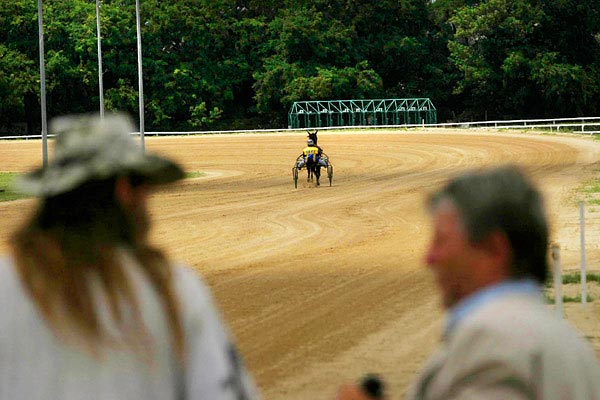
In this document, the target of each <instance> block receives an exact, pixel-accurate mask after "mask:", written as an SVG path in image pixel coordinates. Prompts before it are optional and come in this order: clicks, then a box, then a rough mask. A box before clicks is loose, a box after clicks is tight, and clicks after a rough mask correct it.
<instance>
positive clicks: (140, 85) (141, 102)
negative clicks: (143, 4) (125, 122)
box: [135, 0, 145, 149]
mask: <svg viewBox="0 0 600 400" xmlns="http://www.w3.org/2000/svg"><path fill="white" fill-rule="evenodd" d="M135 19H136V25H137V55H138V88H139V105H140V139H141V141H142V149H145V145H144V82H143V80H142V29H141V24H140V0H135Z"/></svg>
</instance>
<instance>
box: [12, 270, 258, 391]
mask: <svg viewBox="0 0 600 400" xmlns="http://www.w3.org/2000/svg"><path fill="white" fill-rule="evenodd" d="M129 263H130V264H132V265H131V268H128V269H127V270H128V272H131V276H132V280H133V283H134V287H135V288H136V293H137V294H138V301H139V307H140V313H141V317H142V320H143V323H144V325H145V326H146V329H147V330H148V333H149V336H150V340H151V344H150V345H149V347H151V349H152V350H153V351H152V353H150V354H152V362H148V360H145V361H143V360H142V359H141V358H140V357H139V355H137V356H136V355H135V354H133V353H132V352H131V351H125V350H122V349H121V350H119V349H118V348H114V347H106V349H104V348H103V350H102V352H101V354H100V357H94V356H92V355H91V354H89V353H87V352H85V351H81V350H78V349H77V348H75V347H74V346H72V345H67V344H66V343H65V341H64V340H61V339H59V338H57V337H56V335H54V333H53V332H52V331H51V330H50V329H48V327H47V325H46V323H45V322H44V321H43V320H42V319H41V318H40V314H39V313H38V311H37V309H36V308H34V304H33V302H32V301H31V299H30V298H29V297H28V296H27V294H26V293H25V292H24V290H23V287H22V285H21V283H20V281H19V279H18V276H17V275H16V273H15V271H14V266H13V261H12V259H10V258H2V259H0V399H15V400H16V399H28V400H36V399H61V400H70V399H72V400H80V399H110V400H117V399H128V400H135V399H144V400H152V399H161V400H169V399H173V400H175V399H177V400H183V399H207V400H219V399H224V400H225V399H227V400H229V399H231V400H241V399H255V398H257V397H258V396H257V393H256V390H255V387H254V384H253V382H252V381H251V378H250V377H249V374H248V373H247V371H246V370H245V368H244V366H243V365H242V363H241V361H240V359H239V358H238V355H237V352H236V350H235V347H234V345H233V343H232V342H231V340H230V337H229V334H228V332H227V330H226V328H225V327H224V325H223V323H222V322H221V318H220V315H219V312H218V311H217V310H216V308H215V306H214V304H213V300H212V298H211V294H210V291H209V289H208V288H207V287H206V286H205V285H204V283H203V282H202V281H201V279H200V278H199V276H198V275H197V274H195V273H194V272H192V271H191V270H188V269H187V268H185V267H183V266H176V267H175V268H174V284H175V291H176V293H177V295H178V296H179V298H180V302H181V312H182V318H183V324H184V330H185V341H186V346H187V350H188V354H187V355H188V360H187V361H188V362H187V363H186V364H185V367H183V366H182V365H181V364H180V363H178V362H177V361H176V357H175V355H174V352H173V350H172V347H171V335H170V330H169V329H168V325H167V323H166V320H165V318H164V313H163V307H162V304H161V303H160V301H159V299H158V298H157V296H156V295H155V292H154V290H153V289H152V287H151V285H150V284H149V283H148V281H147V280H146V278H145V277H144V275H143V273H142V272H141V271H140V270H139V269H138V267H137V266H136V265H135V263H133V262H132V261H131V260H130V262H129ZM57 279H59V277H57Z"/></svg>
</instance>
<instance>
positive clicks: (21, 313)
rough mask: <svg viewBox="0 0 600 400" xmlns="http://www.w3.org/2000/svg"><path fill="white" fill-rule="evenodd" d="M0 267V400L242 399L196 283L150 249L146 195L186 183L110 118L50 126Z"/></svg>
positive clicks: (244, 392) (236, 373) (245, 387)
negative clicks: (25, 210) (50, 154)
mask: <svg viewBox="0 0 600 400" xmlns="http://www.w3.org/2000/svg"><path fill="white" fill-rule="evenodd" d="M52 130H53V131H54V133H56V134H57V137H56V143H55V156H54V159H53V160H52V162H51V163H49V164H48V166H47V167H46V168H40V169H38V170H36V171H33V172H31V173H29V174H26V175H24V176H23V177H22V178H21V179H20V180H19V181H18V182H17V188H18V189H20V191H21V192H23V193H28V194H31V195H35V196H38V197H39V204H38V208H37V210H36V212H35V213H34V214H33V215H32V216H31V217H30V219H29V220H28V221H27V222H26V223H25V224H24V226H23V227H22V228H21V229H20V230H19V231H17V232H16V233H15V235H14V237H13V239H12V255H11V257H6V258H4V259H0V304H2V307H1V309H0V399H29V400H32V399H73V400H75V399H144V400H147V399H157V400H158V399H161V400H162V399H227V400H239V399H252V398H254V397H255V392H254V387H253V384H252V382H251V380H250V378H249V376H248V374H247V372H246V370H245V369H244V367H243V365H242V363H241V361H240V359H239V358H238V356H237V353H236V350H235V347H234V345H233V344H232V342H231V340H230V338H229V334H228V332H227V330H226V327H225V326H224V325H223V324H222V322H221V319H220V315H219V312H218V311H217V310H216V308H215V306H214V304H213V301H212V298H211V295H210V292H209V290H208V289H207V287H206V286H205V285H204V284H203V282H202V281H201V280H200V279H199V277H198V276H197V275H196V274H195V273H193V272H192V271H191V270H189V269H187V268H185V267H184V266H181V265H174V264H172V263H171V262H170V261H168V260H167V259H166V258H165V256H164V255H163V254H162V253H161V252H160V251H159V250H158V249H156V248H154V247H152V246H151V245H150V244H149V243H148V237H147V233H148V228H149V224H150V219H149V215H148V212H147V201H148V194H149V190H150V189H151V188H152V187H153V186H155V185H159V184H165V183H169V182H173V181H176V180H179V179H181V178H183V177H184V173H183V170H182V169H181V168H180V167H179V166H178V165H177V164H175V163H174V162H172V161H170V160H168V159H165V158H162V157H159V156H156V155H151V154H148V153H145V152H144V151H143V150H142V149H141V147H140V146H139V145H138V144H137V143H136V141H135V140H134V139H133V138H132V137H131V136H130V132H132V131H133V126H132V124H131V123H130V122H129V120H128V119H127V118H125V117H123V116H120V115H108V116H106V117H105V118H104V119H100V118H98V117H91V116H80V117H70V118H63V119H59V120H57V121H55V122H54V124H53V125H52Z"/></svg>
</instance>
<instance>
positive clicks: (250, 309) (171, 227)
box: [0, 130, 600, 400]
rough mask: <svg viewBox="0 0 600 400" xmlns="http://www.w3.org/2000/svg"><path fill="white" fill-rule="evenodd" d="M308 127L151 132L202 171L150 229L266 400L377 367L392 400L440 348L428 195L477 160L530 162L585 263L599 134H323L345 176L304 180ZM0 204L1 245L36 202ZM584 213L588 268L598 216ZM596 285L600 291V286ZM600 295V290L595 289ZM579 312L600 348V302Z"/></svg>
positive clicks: (599, 248) (1, 165)
mask: <svg viewBox="0 0 600 400" xmlns="http://www.w3.org/2000/svg"><path fill="white" fill-rule="evenodd" d="M305 137H306V135H305V134H304V133H285V134H253V135H250V134H248V135H211V136H190V137H168V138H151V137H147V138H146V145H147V147H148V149H150V150H152V151H156V152H160V153H162V154H166V155H169V156H171V157H173V158H175V159H177V160H179V161H180V162H181V163H182V164H183V165H184V166H185V168H186V169H187V170H188V171H190V172H191V171H199V172H202V173H204V175H203V176H201V177H199V178H191V179H187V180H185V181H183V182H182V183H178V184H175V185H173V186H171V187H169V188H166V189H163V190H161V191H159V192H157V193H156V194H155V195H153V197H152V201H151V213H152V215H153V218H154V220H155V224H154V226H153V230H152V239H153V241H155V242H157V243H158V244H159V245H160V246H161V247H163V248H165V249H166V250H167V252H168V253H169V254H170V255H171V256H172V257H173V258H176V259H179V260H181V261H184V262H186V263H188V264H189V265H190V266H192V267H193V268H195V269H196V270H197V271H198V272H199V273H201V274H202V275H203V276H204V278H205V279H206V281H207V282H208V284H209V285H210V286H211V288H212V290H213V293H214V295H215V298H216V300H217V302H218V303H219V305H220V307H221V309H222V310H223V314H224V317H225V319H226V320H227V321H228V323H229V325H230V327H231V330H232V332H233V334H234V336H235V338H236V340H237V343H238V346H239V348H240V351H241V353H242V355H243V356H244V358H245V361H246V364H247V365H248V367H249V369H250V371H251V372H252V374H253V375H254V377H255V379H256V381H257V383H258V386H259V387H260V390H261V392H262V394H263V397H264V398H265V399H269V400H270V399H333V397H334V395H335V391H336V388H337V387H338V385H339V383H341V382H343V381H347V380H350V379H355V378H358V377H359V376H361V375H362V374H363V373H366V372H376V373H379V374H380V375H382V376H383V378H384V379H385V380H386V381H387V383H388V385H389V387H390V391H391V394H392V398H401V394H402V393H403V392H404V390H405V388H406V385H407V384H408V383H409V382H410V380H411V379H412V378H413V376H414V374H415V373H416V372H417V371H418V369H419V367H420V366H421V364H422V363H423V362H424V360H425V358H426V357H427V355H428V354H429V353H430V352H431V351H432V349H433V348H434V346H435V345H436V343H437V341H438V338H439V333H440V327H441V322H442V311H441V310H440V308H439V303H438V297H437V293H436V290H435V287H434V286H433V282H432V280H431V277H430V275H429V273H428V271H427V270H426V268H424V267H423V263H422V255H423V251H424V247H425V244H426V241H427V239H428V235H429V227H428V225H427V223H428V221H427V218H426V214H425V211H424V209H423V207H422V203H423V199H424V197H425V195H426V194H427V193H428V192H429V191H431V190H432V189H434V188H435V187H437V186H438V185H440V184H441V183H442V182H444V181H445V180H446V179H447V178H448V177H449V176H452V175H454V174H456V173H459V172H460V171H463V170H464V169H466V168H475V167H481V166H485V165H496V164H500V163H503V162H508V161H512V162H518V163H522V164H523V165H525V166H526V168H527V170H528V171H529V172H530V174H531V176H532V177H533V178H534V180H535V181H536V182H538V183H539V184H540V185H541V187H542V189H543V191H544V193H545V195H546V196H547V207H548V213H549V215H550V217H551V222H552V234H553V240H554V241H556V242H557V243H559V244H560V246H561V248H562V253H561V256H562V265H563V269H567V270H569V269H576V268H578V265H579V219H578V218H579V210H578V208H577V207H578V206H577V201H578V200H580V199H583V198H584V195H583V194H581V193H579V192H578V189H580V188H581V187H582V185H583V184H584V183H586V182H590V180H591V179H594V178H597V177H598V161H599V160H600V142H598V141H594V140H592V139H590V138H589V137H587V138H582V137H576V136H557V135H541V134H540V135H537V134H528V135H523V134H518V135H517V134H505V133H497V132H494V133H487V134H486V133H480V132H479V133H469V132H468V131H462V132H461V131H453V130H435V131H426V130H418V131H395V132H384V131H373V132H365V131H362V132H354V133H331V132H326V131H322V132H320V133H319V144H320V145H321V146H322V147H323V148H324V151H325V152H326V153H327V154H329V155H330V157H331V160H332V162H333V165H334V168H335V170H334V179H333V186H331V187H329V186H328V183H327V181H326V179H323V182H322V185H321V186H320V187H315V186H314V185H313V184H308V183H307V182H306V179H305V172H304V171H302V174H301V177H300V178H301V179H300V181H299V183H298V189H294V185H293V181H292V177H291V167H292V164H293V161H294V160H295V158H296V156H297V155H298V154H299V153H300V151H301V149H302V147H303V145H304V143H305ZM40 159H41V145H40V142H39V141H26V142H25V141H2V142H0V171H23V170H26V169H28V168H29V167H31V166H33V165H37V164H39V163H40ZM31 204H32V202H31V201H30V200H19V201H13V202H7V203H0V215H2V224H0V253H6V251H7V249H8V248H7V244H6V239H7V238H8V236H9V234H10V232H11V231H12V230H13V229H14V228H15V226H16V224H17V223H18V221H19V220H20V218H21V217H22V216H23V215H25V214H26V211H27V209H28V208H29V207H30V206H31ZM595 207H596V208H594V207H592V206H590V208H589V209H588V210H587V215H588V221H587V222H586V233H587V235H588V236H587V246H588V247H587V253H586V256H587V265H588V271H596V272H598V270H600V241H599V240H598V238H599V231H600V229H599V228H600V217H599V216H598V215H599V213H598V212H596V211H597V207H598V206H595ZM592 286H593V285H592V284H590V289H589V291H590V292H592V296H594V295H595V293H596V292H594V291H595V290H597V289H596V288H595V287H592ZM598 294H599V295H600V293H598ZM566 315H567V318H568V319H569V320H570V321H571V322H573V323H574V324H575V325H576V326H577V327H578V328H579V329H580V330H581V331H582V333H583V334H585V335H586V336H587V337H588V339H589V340H590V341H591V342H592V344H593V345H594V346H595V349H596V350H597V352H599V353H600V299H599V298H598V297H596V301H594V302H592V303H589V304H588V305H587V307H586V308H585V309H583V308H582V307H581V305H579V304H574V303H569V304H567V308H566Z"/></svg>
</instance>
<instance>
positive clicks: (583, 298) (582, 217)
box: [579, 201, 587, 307]
mask: <svg viewBox="0 0 600 400" xmlns="http://www.w3.org/2000/svg"><path fill="white" fill-rule="evenodd" d="M579 232H580V235H579V236H580V239H581V305H582V306H583V307H585V306H586V304H587V287H586V282H585V281H586V274H585V205H584V203H583V201H580V202H579Z"/></svg>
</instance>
